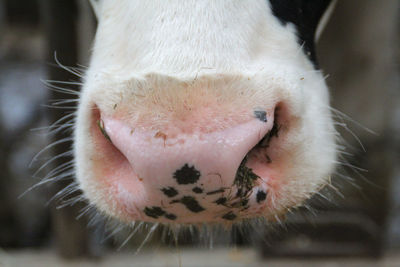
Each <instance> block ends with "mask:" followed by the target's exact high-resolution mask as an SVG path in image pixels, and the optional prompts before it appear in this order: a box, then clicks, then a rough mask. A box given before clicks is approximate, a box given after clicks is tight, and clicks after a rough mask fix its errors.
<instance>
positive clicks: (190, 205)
mask: <svg viewBox="0 0 400 267" xmlns="http://www.w3.org/2000/svg"><path fill="white" fill-rule="evenodd" d="M180 202H181V203H182V204H183V205H185V207H186V208H187V209H188V210H190V211H192V212H201V211H203V210H204V208H203V207H202V206H200V204H199V203H198V202H197V200H196V199H195V198H194V197H192V196H184V197H183V198H181V200H180Z"/></svg>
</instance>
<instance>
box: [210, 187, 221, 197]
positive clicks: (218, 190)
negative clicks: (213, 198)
mask: <svg viewBox="0 0 400 267" xmlns="http://www.w3.org/2000/svg"><path fill="white" fill-rule="evenodd" d="M224 192H225V188H223V187H221V188H220V189H217V190H214V191H210V192H207V195H214V194H218V193H224Z"/></svg>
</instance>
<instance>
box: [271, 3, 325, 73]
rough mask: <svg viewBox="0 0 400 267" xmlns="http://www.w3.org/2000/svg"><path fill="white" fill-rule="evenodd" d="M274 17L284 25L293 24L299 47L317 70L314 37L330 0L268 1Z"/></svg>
mask: <svg viewBox="0 0 400 267" xmlns="http://www.w3.org/2000/svg"><path fill="white" fill-rule="evenodd" d="M269 2H270V3H271V9H272V13H273V14H274V16H276V17H277V18H278V19H279V21H280V22H281V23H282V24H283V25H286V24H287V23H288V22H289V23H293V24H294V25H295V26H296V28H297V32H298V38H299V43H300V45H303V49H304V52H305V54H306V55H307V56H308V58H309V59H310V60H311V61H312V62H313V63H314V67H315V68H316V69H318V63H317V59H316V55H315V44H314V37H315V32H316V30H317V26H318V22H319V20H320V18H321V17H322V15H323V14H324V12H325V10H326V9H327V7H328V6H329V4H330V2H331V0H269Z"/></svg>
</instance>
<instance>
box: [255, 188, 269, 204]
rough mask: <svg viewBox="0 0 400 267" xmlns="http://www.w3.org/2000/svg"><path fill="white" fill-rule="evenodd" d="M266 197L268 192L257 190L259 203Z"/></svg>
mask: <svg viewBox="0 0 400 267" xmlns="http://www.w3.org/2000/svg"><path fill="white" fill-rule="evenodd" d="M266 198H267V194H266V193H265V192H264V191H262V190H259V191H258V192H257V195H256V200H257V203H260V202H261V201H264V200H265V199H266Z"/></svg>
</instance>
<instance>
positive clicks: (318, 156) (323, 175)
mask: <svg viewBox="0 0 400 267" xmlns="http://www.w3.org/2000/svg"><path fill="white" fill-rule="evenodd" d="M334 3H335V1H329V0H248V1H240V0H229V1H212V0H202V1H196V0H186V1H178V0H168V1H165V0H149V1H140V0H119V1H113V0H100V1H92V4H93V7H94V10H95V13H96V15H97V17H98V28H97V32H96V37H95V41H94V45H93V51H92V56H91V61H90V65H89V68H88V69H87V71H86V73H85V76H84V84H83V87H82V93H81V95H80V100H79V107H78V111H77V117H76V125H75V130H74V156H75V171H76V180H77V183H78V185H79V188H80V189H81V190H82V192H83V195H84V197H85V198H86V199H87V200H88V202H89V203H90V205H92V206H94V207H96V209H97V210H98V211H99V212H100V213H102V214H105V215H106V216H109V217H111V218H115V219H117V220H119V221H120V222H122V223H126V224H131V223H133V222H137V221H141V222H150V223H161V224H166V225H199V224H207V225H220V224H222V225H226V226H230V225H232V224H234V223H239V222H242V221H244V220H251V219H255V218H262V219H265V221H266V222H267V223H268V222H269V221H272V220H276V219H277V218H280V217H281V215H284V214H285V213H287V212H288V211H290V210H292V209H295V208H296V207H299V206H301V205H302V204H303V203H304V201H306V200H307V199H309V198H310V197H311V196H312V195H313V194H315V193H316V192H318V191H319V190H320V189H321V188H323V187H324V186H325V185H327V184H329V182H330V175H331V173H332V172H333V170H334V168H335V164H336V162H337V160H336V158H337V145H336V138H337V134H336V131H335V128H334V123H333V120H332V114H331V113H332V111H331V108H330V106H329V92H328V88H327V86H326V83H325V79H324V75H323V73H322V71H321V70H320V69H319V66H318V61H317V58H316V53H315V41H316V39H317V38H318V36H319V34H320V33H321V31H322V29H323V26H324V24H325V23H326V21H327V18H328V17H329V14H330V13H331V11H332V8H333V6H334Z"/></svg>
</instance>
